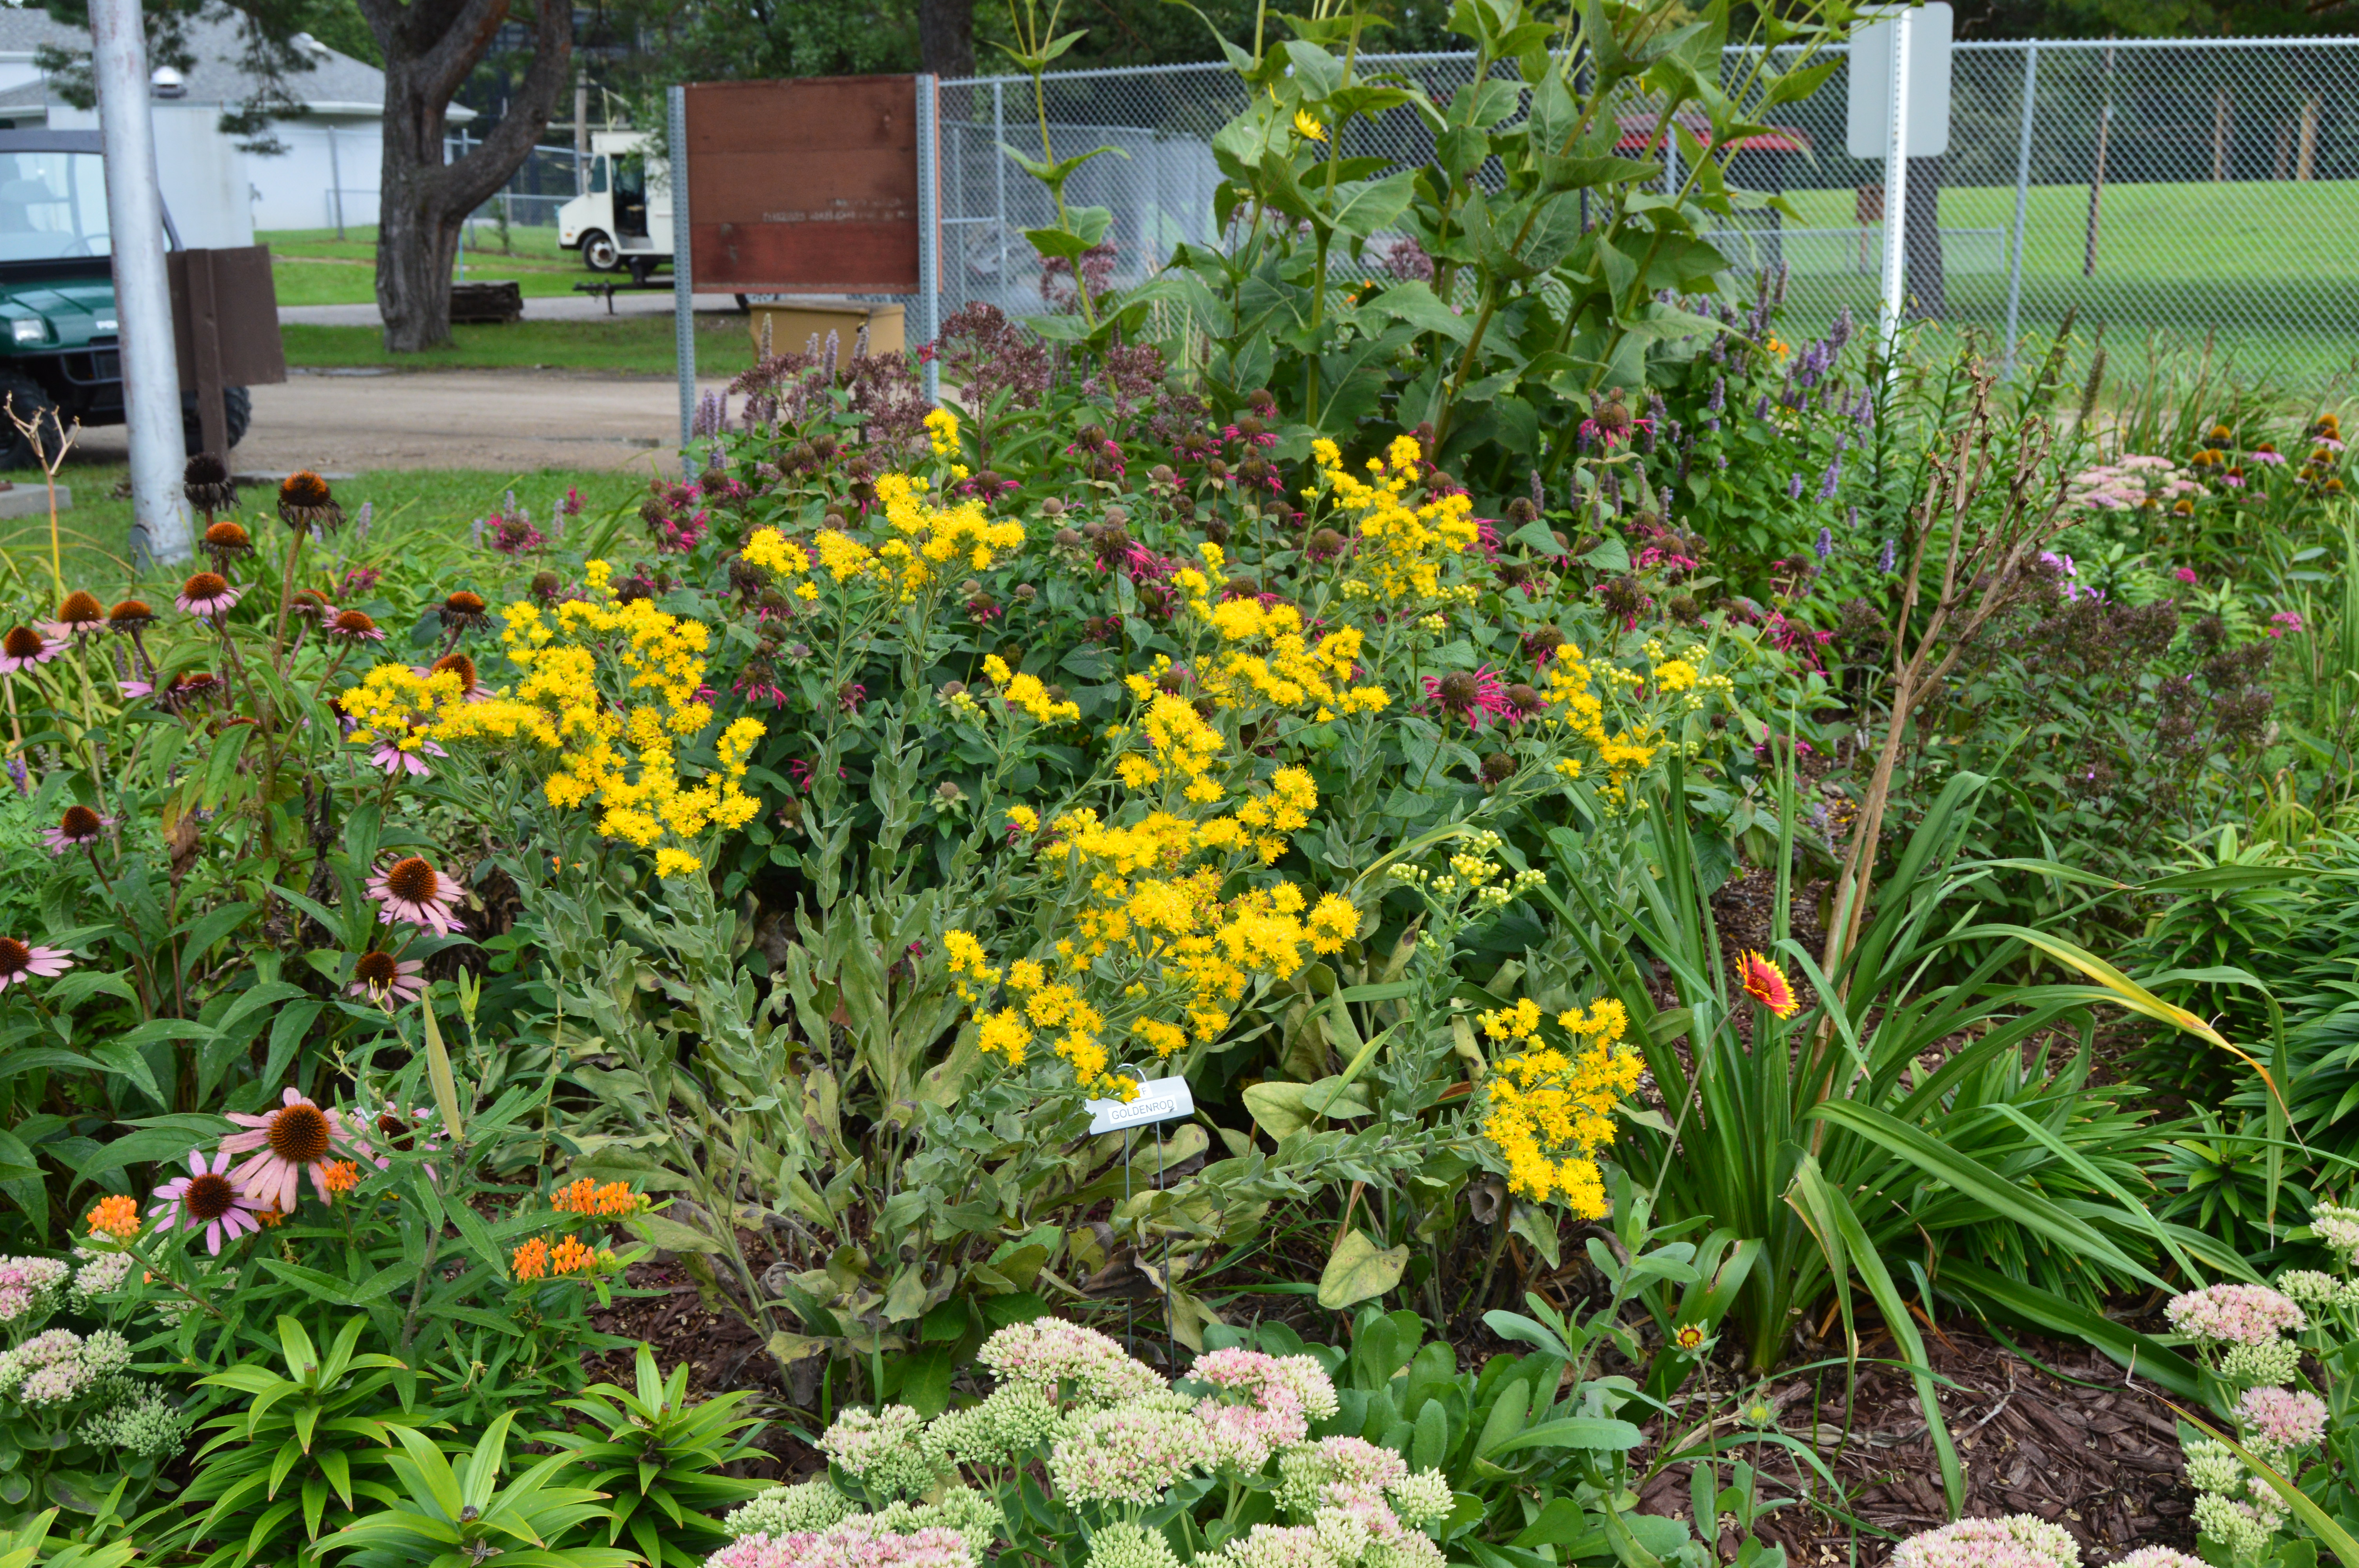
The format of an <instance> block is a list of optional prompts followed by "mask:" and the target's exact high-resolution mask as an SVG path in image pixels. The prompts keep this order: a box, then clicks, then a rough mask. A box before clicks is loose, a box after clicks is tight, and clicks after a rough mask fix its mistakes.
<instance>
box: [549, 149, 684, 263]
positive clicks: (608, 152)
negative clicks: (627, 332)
mask: <svg viewBox="0 0 2359 1568" xmlns="http://www.w3.org/2000/svg"><path fill="white" fill-rule="evenodd" d="M650 140H651V138H650V137H649V136H648V135H647V132H645V131H593V132H592V133H591V135H590V178H589V185H588V189H585V190H583V191H582V194H581V195H579V196H577V197H575V198H574V199H573V200H571V201H568V202H567V203H566V204H565V205H564V206H562V207H560V208H559V209H558V210H557V243H559V244H560V245H563V246H564V247H565V248H566V249H567V250H569V251H572V250H578V251H580V252H581V253H582V265H585V266H587V267H588V268H589V269H590V270H591V271H592V272H622V271H625V270H627V271H628V272H629V273H630V275H631V281H632V282H634V283H645V282H647V278H648V276H650V275H651V274H653V273H654V272H655V270H656V269H657V268H658V267H659V266H669V265H671V181H670V179H669V178H668V177H667V171H666V169H665V168H664V165H663V162H662V160H661V159H659V158H650V157H648V156H647V144H648V142H649V141H650Z"/></svg>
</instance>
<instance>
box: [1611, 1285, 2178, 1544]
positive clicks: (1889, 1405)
mask: <svg viewBox="0 0 2359 1568" xmlns="http://www.w3.org/2000/svg"><path fill="white" fill-rule="evenodd" d="M2011 1337H2013V1338H2014V1339H2015V1340H2016V1343H2017V1344H2018V1345H2020V1346H2023V1348H2024V1349H2025V1350H2027V1352H2029V1353H2030V1355H2031V1357H2034V1358H2036V1359H2037V1360H2038V1361H2039V1362H2041V1363H2044V1364H2045V1365H2046V1367H2047V1368H2052V1369H2053V1370H2054V1371H2055V1372H2057V1373H2060V1374H2062V1377H2061V1378H2059V1377H2053V1376H2050V1375H2049V1372H2048V1371H2043V1370H2041V1369H2040V1368H2039V1367H2037V1366H2034V1365H2033V1364H2032V1363H2031V1362H2030V1361H2027V1360H2025V1359H2024V1358H2022V1357H2018V1356H2017V1355H2016V1354H2015V1353H2014V1352H2013V1351H2011V1350H2008V1349H2007V1348H2006V1346H2002V1345H2000V1344H1998V1343H1997V1342H1996V1341H1995V1340H1994V1339H1993V1338H1991V1337H1990V1336H1987V1335H1985V1334H1984V1333H1983V1332H1981V1331H1980V1330H1978V1329H1975V1328H1972V1327H1968V1326H1964V1325H1944V1327H1943V1331H1942V1332H1941V1333H1940V1334H1939V1335H1937V1336H1929V1338H1928V1340H1927V1346H1926V1347H1927V1350H1928V1353H1929V1355H1930V1359H1931V1365H1932V1367H1933V1369H1934V1371H1935V1372H1936V1373H1938V1374H1939V1375H1940V1377H1941V1378H1943V1379H1947V1380H1948V1382H1949V1383H1950V1384H1951V1385H1954V1387H1947V1388H1945V1389H1944V1390H1943V1393H1942V1395H1941V1407H1942V1411H1943V1412H1944V1414H1945V1415H1946V1417H1947V1419H1948V1422H1949V1426H1950V1432H1951V1436H1952V1437H1953V1438H1955V1439H1956V1440H1957V1443H1958V1448H1959V1457H1960V1459H1961V1460H1962V1463H1963V1465H1964V1467H1965V1474H1966V1495H1967V1502H1966V1512H1967V1514H1968V1515H1969V1516H1973V1517H1983V1518H1990V1517H1996V1516H1998V1515H2002V1514H2011V1513H2032V1514H2038V1516H2039V1517H2040V1518H2042V1519H2049V1520H2051V1521H2053V1522H2055V1523H2057V1524H2060V1525H2062V1526H2063V1527H2064V1528H2065V1529H2066V1530H2070V1531H2071V1533H2072V1535H2073V1537H2074V1539H2076V1540H2077V1541H2080V1542H2081V1546H2082V1553H2083V1555H2084V1557H2085V1558H2086V1560H2087V1561H2089V1562H2091V1563H2110V1562H2113V1561H2114V1560H2115V1559H2117V1558H2120V1557H2122V1556H2125V1555H2126V1554H2127V1553H2128V1552H2131V1551H2132V1550H2134V1549H2136V1548H2137V1547H2140V1546H2153V1545H2163V1546H2176V1547H2179V1548H2180V1549H2182V1550H2188V1551H2191V1550H2193V1546H2194V1537H2195V1531H2194V1527H2193V1524H2192V1522H2191V1521H2190V1517H2189V1516H2190V1510H2191V1509H2192V1507H2193V1503H2194V1494H2193V1493H2192V1492H2190V1490H2189V1489H2188V1487H2187V1485H2186V1480H2185V1475H2184V1467H2183V1465H2182V1464H2181V1462H2180V1453H2179V1444H2178V1439H2177V1435H2176V1433H2177V1428H2176V1426H2175V1424H2174V1422H2173V1419H2172V1417H2171V1414H2170V1411H2169V1408H2168V1407H2167V1406H2166V1405H2165V1404H2164V1403H2163V1402H2162V1395H2161V1393H2160V1391H2159V1390H2157V1389H2155V1388H2154V1386H2153V1385H2151V1384H2149V1383H2147V1382H2146V1381H2144V1380H2143V1379H2132V1378H2130V1377H2128V1376H2126V1375H2125V1373H2124V1371H2123V1369H2122V1368H2120V1367H2118V1366H2116V1365H2115V1364H2114V1363H2113V1362H2112V1361H2109V1360H2107V1359H2105V1358H2104V1357H2102V1356H2100V1355H2098V1354H2097V1353H2096V1352H2094V1351H2093V1350H2090V1349H2088V1348H2087V1347H2085V1346H2079V1345H2070V1344H2060V1343H2058V1342H2056V1341H2054V1340H2047V1339H2041V1338H2038V1337H2036V1336H2025V1335H2018V1336H2011ZM1891 1351H1892V1347H1891V1344H1890V1342H1889V1341H1888V1340H1885V1341H1884V1342H1883V1343H1882V1344H1881V1345H1880V1346H1879V1345H1877V1344H1876V1343H1874V1342H1873V1341H1871V1342H1870V1343H1869V1344H1867V1345H1865V1346H1863V1352H1864V1354H1865V1355H1868V1356H1875V1355H1878V1354H1881V1355H1884V1356H1886V1357H1889V1356H1890V1355H1891ZM2068 1379H2069V1380H2068ZM1728 1389H1729V1391H1728V1393H1726V1394H1723V1408H1725V1407H1726V1406H1727V1405H1728V1404H1730V1403H1731V1402H1733V1400H1732V1398H1731V1396H1732V1395H1733V1394H1734V1392H1735V1391H1736V1390H1735V1386H1734V1382H1733V1380H1732V1381H1731V1383H1730V1384H1729V1385H1728ZM1770 1399H1771V1401H1772V1402H1773V1403H1774V1404H1775V1405H1776V1406H1777V1412H1778V1418H1777V1419H1778V1427H1779V1429H1780V1430H1782V1431H1784V1432H1786V1433H1789V1434H1791V1435H1794V1436H1797V1437H1801V1438H1804V1439H1805V1440H1814V1441H1813V1446H1814V1447H1815V1448H1816V1450H1817V1452H1818V1454H1819V1456H1820V1458H1821V1461H1822V1462H1823V1463H1824V1464H1825V1465H1826V1466H1827V1468H1828V1469H1829V1470H1830V1471H1832V1474H1833V1476H1834V1478H1835V1482H1836V1485H1837V1487H1840V1495H1836V1494H1833V1493H1831V1492H1830V1491H1829V1489H1828V1487H1827V1486H1826V1484H1825V1482H1824V1481H1823V1480H1821V1479H1819V1478H1818V1477H1816V1476H1813V1475H1811V1474H1810V1473H1809V1472H1808V1471H1807V1470H1806V1468H1805V1467H1804V1466H1802V1465H1800V1464H1799V1463H1798V1462H1796V1461H1795V1459H1794V1458H1793V1457H1792V1456H1791V1454H1788V1453H1787V1452H1786V1451H1783V1450H1780V1449H1777V1448H1774V1447H1769V1446H1767V1445H1764V1446H1761V1447H1759V1448H1756V1450H1755V1451H1754V1454H1755V1455H1756V1457H1755V1458H1754V1463H1756V1465H1758V1466H1759V1468H1760V1469H1761V1471H1762V1476H1763V1480H1762V1494H1763V1496H1765V1497H1778V1498H1794V1499H1797V1505H1796V1506H1793V1507H1789V1508H1785V1509H1779V1510H1778V1511H1777V1512H1776V1513H1773V1514H1771V1515H1770V1516H1769V1517H1768V1518H1767V1519H1764V1520H1762V1521H1761V1522H1760V1524H1759V1526H1758V1530H1759V1532H1760V1534H1761V1536H1762V1538H1763V1539H1764V1540H1766V1541H1775V1542H1776V1543H1777V1544H1779V1545H1782V1546H1784V1547H1785V1548H1786V1552H1787V1555H1788V1560H1789V1561H1791V1562H1793V1563H1796V1564H1798V1565H1804V1568H1807V1565H1812V1564H1825V1563H1853V1562H1854V1561H1856V1562H1858V1563H1864V1564H1874V1563H1881V1562H1883V1561H1884V1560H1885V1559H1886V1557H1887V1556H1888V1555H1889V1554H1890V1545H1891V1542H1890V1540H1889V1539H1886V1538H1885V1537H1882V1536H1879V1535H1877V1534H1875V1533H1873V1532H1874V1531H1882V1532H1888V1535H1889V1536H1891V1537H1898V1536H1906V1535H1909V1534H1913V1533H1915V1532H1916V1531H1918V1530H1930V1529H1932V1528H1934V1527H1935V1526H1937V1525H1940V1524H1942V1523H1944V1522H1946V1521H1947V1519H1948V1513H1947V1510H1946V1508H1945V1506H1944V1503H1943V1498H1942V1495H1941V1478H1940V1465H1939V1462H1938V1461H1937V1460H1936V1458H1935V1457H1934V1453H1933V1445H1932V1443H1931V1440H1930V1437H1929V1436H1928V1435H1927V1433H1926V1429H1925V1420H1924V1414H1923V1411H1921V1410H1920V1409H1919V1405H1918V1402H1917V1391H1916V1389H1915V1386H1914V1385H1913V1384H1912V1383H1911V1382H1910V1381H1909V1379H1908V1376H1907V1375H1906V1374H1905V1373H1903V1372H1901V1371H1899V1370H1897V1369H1895V1368H1880V1367H1879V1368H1873V1369H1870V1370H1868V1371H1867V1372H1865V1373H1864V1376H1863V1377H1862V1378H1861V1379H1860V1385H1859V1390H1858V1393H1857V1397H1856V1399H1855V1400H1854V1402H1853V1403H1852V1405H1851V1408H1850V1412H1849V1420H1848V1422H1846V1420H1845V1411H1844V1400H1843V1373H1842V1369H1841V1368H1834V1369H1833V1370H1832V1371H1831V1372H1827V1373H1821V1374H1815V1375H1813V1376H1810V1377H1805V1378H1794V1379H1778V1380H1776V1381H1773V1383H1772V1385H1771V1393H1770ZM1699 1419H1701V1416H1700V1417H1699ZM1686 1472H1687V1466H1684V1465H1680V1466H1674V1467H1673V1468H1672V1469H1670V1470H1669V1471H1666V1472H1665V1473H1664V1475H1662V1476H1658V1477H1657V1478H1656V1480H1655V1481H1654V1482H1653V1483H1651V1484H1650V1485H1649V1486H1648V1487H1647V1490H1646V1492H1645V1493H1644V1494H1643V1495H1642V1498H1641V1506H1642V1507H1643V1508H1644V1509H1646V1511H1647V1512H1649V1513H1658V1514H1667V1515H1671V1516H1674V1517H1679V1518H1685V1517H1686V1516H1687V1514H1688V1512H1689V1509H1690V1504H1689V1487H1688V1476H1687V1473H1686ZM1721 1484H1722V1485H1723V1486H1726V1485H1727V1484H1728V1476H1727V1472H1726V1470H1725V1468H1723V1472H1722V1476H1721ZM1839 1514H1848V1515H1850V1516H1851V1517H1852V1518H1853V1519H1858V1520H1859V1521H1861V1523H1863V1524H1864V1525H1866V1526H1869V1527H1872V1529H1870V1530H1861V1529H1856V1528H1854V1527H1853V1526H1851V1525H1849V1524H1847V1523H1846V1522H1845V1521H1844V1520H1843V1519H1842V1518H1840V1517H1837V1516H1838V1515H1839ZM1854 1543H1855V1544H1856V1547H1857V1553H1858V1554H1857V1557H1856V1559H1854V1554H1853V1553H1854ZM1735 1545H1736V1542H1735V1540H1734V1536H1733V1534H1732V1535H1727V1536H1723V1540H1722V1541H1721V1546H1722V1549H1723V1550H1722V1554H1723V1557H1724V1558H1725V1557H1727V1556H1731V1555H1733V1554H1734V1549H1735Z"/></svg>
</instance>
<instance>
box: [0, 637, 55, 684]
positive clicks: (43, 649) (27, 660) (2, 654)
mask: <svg viewBox="0 0 2359 1568" xmlns="http://www.w3.org/2000/svg"><path fill="white" fill-rule="evenodd" d="M65 651H66V645H65V644H64V643H52V642H50V641H49V639H48V638H47V637H44V636H42V635H41V634H40V633H38V632H36V631H34V630H33V629H32V628H31V627H30V626H11V627H9V628H8V630H7V632H6V633H5V634H0V675H11V676H13V675H15V674H16V672H17V671H18V670H28V669H31V668H32V667H33V666H34V665H46V664H48V663H49V661H50V660H51V659H54V658H56V657H57V656H58V655H59V654H62V653H64V652H65Z"/></svg>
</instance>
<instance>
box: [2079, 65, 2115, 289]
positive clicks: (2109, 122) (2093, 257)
mask: <svg viewBox="0 0 2359 1568" xmlns="http://www.w3.org/2000/svg"><path fill="white" fill-rule="evenodd" d="M2113 129H2114V47H2113V45H2111V44H2107V45H2106V46H2105V102H2104V107H2103V108H2101V109H2099V110H2098V111H2097V157H2096V161H2095V162H2094V163H2093V164H2092V165H2091V166H2090V168H2089V238H2088V243H2087V247H2086V248H2085V250H2084V251H2083V252H2082V256H2081V276H2082V277H2094V276H2097V211H2098V208H2099V206H2100V205H2101V204H2102V203H2103V202H2104V196H2105V143H2106V140H2107V139H2108V138H2109V137H2110V136H2111V135H2112V134H2113Z"/></svg>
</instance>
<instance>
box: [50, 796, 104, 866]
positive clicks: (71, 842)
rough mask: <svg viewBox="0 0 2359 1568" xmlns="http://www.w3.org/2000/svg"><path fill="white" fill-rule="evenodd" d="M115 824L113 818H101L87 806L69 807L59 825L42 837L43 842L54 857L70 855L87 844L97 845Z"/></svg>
mask: <svg viewBox="0 0 2359 1568" xmlns="http://www.w3.org/2000/svg"><path fill="white" fill-rule="evenodd" d="M113 826H114V818H113V817H111V816H100V815H99V814H98V813H97V812H95V811H92V809H91V808H90V807H89V806H67V807H66V811H65V815H64V816H62V817H60V819H59V821H58V825H57V826H56V827H52V828H49V830H48V831H47V832H45V833H43V834H42V835H41V842H42V843H44V844H47V845H48V846H49V853H50V854H52V855H63V854H68V853H71V851H73V850H75V849H81V848H82V846H83V845H85V844H95V843H97V842H98V836H99V835H100V834H101V833H103V832H104V831H105V830H106V829H107V828H108V827H113Z"/></svg>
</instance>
